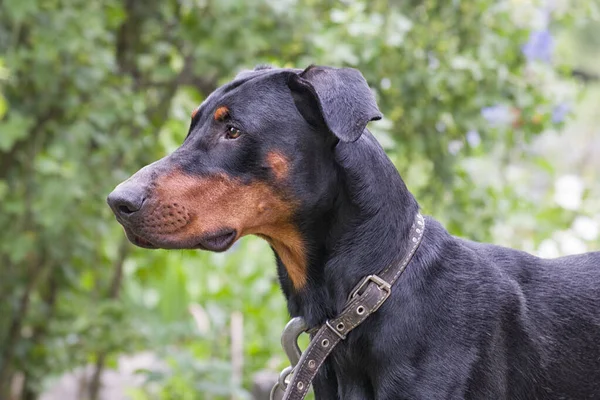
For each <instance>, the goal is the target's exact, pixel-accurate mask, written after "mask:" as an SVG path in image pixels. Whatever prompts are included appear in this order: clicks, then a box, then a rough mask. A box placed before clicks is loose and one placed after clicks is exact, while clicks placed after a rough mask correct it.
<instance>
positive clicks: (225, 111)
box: [214, 106, 229, 121]
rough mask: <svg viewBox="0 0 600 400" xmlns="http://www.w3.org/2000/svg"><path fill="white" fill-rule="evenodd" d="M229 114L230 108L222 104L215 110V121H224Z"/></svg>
mask: <svg viewBox="0 0 600 400" xmlns="http://www.w3.org/2000/svg"><path fill="white" fill-rule="evenodd" d="M228 115H229V108H227V107H225V106H221V107H219V108H217V109H216V110H215V115H214V118H215V121H223V120H224V119H225V117H227V116H228Z"/></svg>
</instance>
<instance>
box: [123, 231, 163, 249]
mask: <svg viewBox="0 0 600 400" xmlns="http://www.w3.org/2000/svg"><path fill="white" fill-rule="evenodd" d="M125 234H126V235H127V239H129V241H130V242H131V243H133V244H135V245H136V246H138V247H142V248H144V249H158V248H159V246H156V245H155V244H153V243H152V242H150V241H149V240H147V239H145V238H143V237H141V236H139V235H136V234H135V233H133V232H132V230H131V229H129V228H126V227H125Z"/></svg>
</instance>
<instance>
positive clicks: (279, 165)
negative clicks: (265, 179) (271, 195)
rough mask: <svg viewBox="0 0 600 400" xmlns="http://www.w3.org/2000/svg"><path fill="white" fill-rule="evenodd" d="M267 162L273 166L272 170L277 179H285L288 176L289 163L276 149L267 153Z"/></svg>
mask: <svg viewBox="0 0 600 400" xmlns="http://www.w3.org/2000/svg"><path fill="white" fill-rule="evenodd" d="M267 163H268V164H269V166H270V167H271V170H272V171H273V174H275V177H276V178H277V179H279V180H283V179H285V178H287V175H288V170H289V163H288V160H286V158H285V157H284V156H283V155H282V154H280V153H278V152H276V151H272V152H270V153H269V154H267Z"/></svg>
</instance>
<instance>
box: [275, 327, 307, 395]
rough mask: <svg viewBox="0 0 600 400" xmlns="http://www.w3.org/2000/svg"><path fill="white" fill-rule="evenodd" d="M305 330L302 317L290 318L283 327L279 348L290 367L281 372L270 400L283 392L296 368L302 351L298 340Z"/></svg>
mask: <svg viewBox="0 0 600 400" xmlns="http://www.w3.org/2000/svg"><path fill="white" fill-rule="evenodd" d="M307 329H308V327H307V326H306V322H305V321H304V318H302V317H296V318H292V320H290V322H288V323H287V325H286V326H285V328H284V330H283V333H282V334H281V347H283V350H284V351H285V354H286V355H287V357H288V359H289V360H290V364H291V366H289V367H287V368H285V369H284V370H283V371H281V374H280V375H279V380H278V381H277V383H275V386H273V389H271V395H270V399H272V400H273V399H276V398H278V396H279V395H282V393H283V392H285V390H286V388H287V384H288V380H289V378H290V375H291V374H293V373H294V367H296V365H297V364H298V361H300V357H301V356H302V351H300V347H299V346H298V338H299V337H300V335H302V334H303V333H304V332H306V330H307ZM278 393H279V395H278Z"/></svg>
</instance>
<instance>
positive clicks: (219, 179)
mask: <svg viewBox="0 0 600 400" xmlns="http://www.w3.org/2000/svg"><path fill="white" fill-rule="evenodd" d="M381 117H382V115H381V113H380V112H379V110H378V107H377V104H376V103H375V99H374V96H373V94H372V92H371V91H370V89H369V87H368V85H367V83H366V81H365V79H364V78H363V76H362V75H361V73H360V72H358V71H357V70H354V69H349V68H341V69H337V68H330V67H318V66H311V67H309V68H307V69H305V70H296V69H278V68H271V67H258V68H257V69H255V70H253V71H245V72H242V73H240V74H239V75H238V76H237V77H236V78H235V79H234V80H233V81H232V82H230V83H228V84H225V85H224V86H222V87H220V88H218V89H217V90H216V91H215V92H214V93H212V94H211V95H210V96H209V97H208V98H207V99H206V100H205V101H204V102H203V103H202V104H201V105H200V106H199V107H198V108H197V109H196V110H195V111H194V112H193V114H192V121H191V126H190V128H189V133H188V135H187V137H186V139H185V141H184V142H183V144H182V145H181V147H179V148H178V149H177V150H176V151H175V152H173V153H172V154H171V155H169V156H167V157H165V158H163V159H161V160H159V161H157V162H155V163H153V164H150V165H148V166H146V167H144V168H142V169H141V170H140V171H139V172H137V173H136V174H135V175H133V176H132V177H131V178H129V179H128V180H127V181H125V182H123V183H121V184H120V185H119V186H118V187H117V188H116V189H115V190H114V191H113V192H112V193H111V194H110V196H109V197H108V203H109V204H110V207H111V208H112V210H113V211H114V213H115V214H116V217H117V220H118V221H119V222H120V223H121V224H122V225H123V226H124V228H125V232H126V234H127V237H128V238H129V240H130V241H131V242H133V243H134V244H136V245H138V246H141V247H145V248H152V249H154V248H164V249H202V250H210V251H224V250H227V249H228V248H229V247H231V245H232V244H233V243H234V242H235V241H236V240H237V239H239V238H240V237H242V236H244V235H249V234H254V235H258V236H260V237H262V238H264V239H265V240H266V241H267V242H268V243H269V244H270V245H271V247H272V249H273V251H274V253H275V256H276V261H277V270H278V275H279V280H280V284H281V287H282V290H283V292H284V294H285V297H286V298H287V303H288V310H289V313H290V315H291V316H302V317H304V318H305V320H306V321H307V323H308V325H309V326H319V325H321V324H323V323H324V322H325V321H326V320H327V319H329V318H332V317H335V316H336V315H337V314H338V313H339V312H340V311H341V307H343V305H344V303H345V302H346V299H347V296H348V294H349V292H350V291H351V290H352V288H353V287H354V286H355V285H356V284H357V282H359V281H360V280H361V279H362V278H363V277H364V276H366V275H369V274H377V273H378V272H379V271H381V270H382V268H384V267H385V266H386V265H388V264H389V263H391V262H393V261H394V260H397V259H398V256H401V255H403V254H406V253H407V251H408V248H409V243H408V237H407V235H408V233H409V230H410V229H411V224H412V223H413V220H414V218H415V215H416V214H417V213H418V208H419V207H418V204H417V202H416V200H415V199H414V197H413V196H412V194H411V193H410V192H409V191H408V189H407V188H406V186H405V184H404V182H403V181H402V179H401V177H400V175H399V174H398V172H397V170H396V169H395V167H394V165H393V164H392V162H391V161H390V160H389V159H388V157H387V156H386V154H385V152H384V151H383V149H382V148H381V146H380V145H379V144H378V142H377V141H376V140H375V138H374V137H373V136H372V135H371V133H369V132H368V130H366V125H367V123H368V122H369V121H372V120H377V119H380V118H381ZM425 226H426V229H425V233H424V236H423V239H422V243H421V245H420V247H419V248H418V250H417V252H416V254H415V255H414V258H413V259H412V261H411V263H410V265H408V268H407V269H406V271H405V272H404V273H403V274H402V275H401V276H400V278H399V280H398V281H397V282H396V284H395V285H394V287H393V290H392V295H391V297H390V298H389V299H388V300H387V302H386V303H384V304H383V305H382V306H381V308H380V309H379V310H378V311H377V312H376V313H374V314H373V315H372V316H371V317H369V319H368V320H366V321H365V323H364V324H362V325H361V326H359V327H357V328H356V329H355V330H354V331H352V332H351V333H350V334H349V335H348V337H347V339H346V340H345V341H344V342H343V343H342V344H341V345H340V346H339V347H337V348H336V349H335V350H334V351H333V353H332V355H331V357H329V358H328V359H327V361H326V362H325V364H324V366H323V368H322V369H321V370H320V371H319V374H318V376H317V378H316V380H315V382H314V388H315V393H316V398H317V399H344V400H354V399H356V400H359V399H360V400H364V399H378V400H383V399H410V400H416V399H427V400H432V399H494V400H497V399H543V400H558V399H563V400H567V399H573V400H574V399H600V253H598V252H596V253H587V254H582V255H576V256H569V257H563V258H558V259H554V260H546V259H540V258H537V257H534V256H532V255H530V254H527V253H524V252H521V251H516V250H512V249H507V248H503V247H498V246H494V245H489V244H479V243H475V242H470V241H467V240H463V239H459V238H456V237H453V236H451V235H450V234H448V232H447V231H446V230H445V229H444V228H443V227H442V226H441V225H440V224H439V223H438V222H436V221H435V220H434V219H432V218H429V217H427V218H426V224H425Z"/></svg>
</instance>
